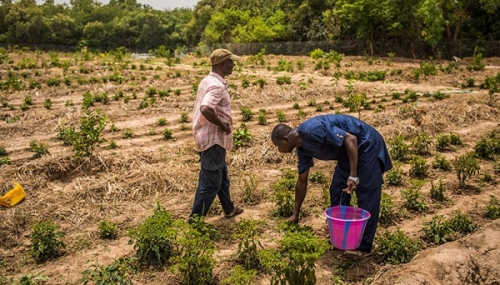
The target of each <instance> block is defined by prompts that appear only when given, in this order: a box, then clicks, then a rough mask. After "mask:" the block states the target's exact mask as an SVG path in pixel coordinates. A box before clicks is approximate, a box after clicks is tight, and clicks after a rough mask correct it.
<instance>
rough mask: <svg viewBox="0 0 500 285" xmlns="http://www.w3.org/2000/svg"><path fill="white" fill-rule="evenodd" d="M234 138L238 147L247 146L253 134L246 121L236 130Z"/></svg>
mask: <svg viewBox="0 0 500 285" xmlns="http://www.w3.org/2000/svg"><path fill="white" fill-rule="evenodd" d="M233 140H234V145H235V147H236V148H239V147H243V146H247V145H248V144H249V143H250V141H251V140H252V135H251V134H250V132H249V131H248V128H247V126H246V125H245V124H244V123H241V125H240V126H239V127H238V128H236V129H235V130H234V133H233Z"/></svg>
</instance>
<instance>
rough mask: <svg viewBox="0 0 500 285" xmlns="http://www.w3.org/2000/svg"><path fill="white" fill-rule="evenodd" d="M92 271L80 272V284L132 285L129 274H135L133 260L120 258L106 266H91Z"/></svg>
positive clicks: (135, 268)
mask: <svg viewBox="0 0 500 285" xmlns="http://www.w3.org/2000/svg"><path fill="white" fill-rule="evenodd" d="M92 268H93V269H87V270H85V271H83V272H82V277H81V278H80V282H82V283H83V285H87V284H96V285H98V284H102V285H104V284H115V285H132V280H131V279H130V276H129V273H135V272H137V267H136V266H135V260H134V259H129V258H120V259H118V260H115V261H114V262H113V263H111V264H110V265H108V266H104V265H100V264H93V265H92Z"/></svg>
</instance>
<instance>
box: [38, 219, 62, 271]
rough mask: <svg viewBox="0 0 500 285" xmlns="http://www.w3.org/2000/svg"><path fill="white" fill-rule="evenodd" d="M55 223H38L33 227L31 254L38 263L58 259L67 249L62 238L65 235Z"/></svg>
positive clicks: (49, 221) (48, 221)
mask: <svg viewBox="0 0 500 285" xmlns="http://www.w3.org/2000/svg"><path fill="white" fill-rule="evenodd" d="M59 229H60V226H59V225H57V224H56V223H55V222H54V221H51V220H47V221H38V222H35V223H34V224H33V225H32V226H31V230H32V233H31V248H30V254H31V256H33V258H35V260H36V261H38V262H42V261H46V260H48V259H50V258H53V257H57V256H59V254H60V250H61V249H63V248H64V247H65V244H64V241H63V240H62V238H63V237H64V236H65V233H64V232H62V231H60V230H59Z"/></svg>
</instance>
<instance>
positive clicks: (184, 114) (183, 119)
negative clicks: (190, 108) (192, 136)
mask: <svg viewBox="0 0 500 285" xmlns="http://www.w3.org/2000/svg"><path fill="white" fill-rule="evenodd" d="M188 122H189V114H188V113H187V112H181V123H188Z"/></svg>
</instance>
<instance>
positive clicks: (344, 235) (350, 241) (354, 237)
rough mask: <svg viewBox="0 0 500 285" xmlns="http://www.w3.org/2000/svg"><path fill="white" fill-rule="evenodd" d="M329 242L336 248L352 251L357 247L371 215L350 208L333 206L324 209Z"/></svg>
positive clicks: (359, 209) (361, 210) (364, 211)
mask: <svg viewBox="0 0 500 285" xmlns="http://www.w3.org/2000/svg"><path fill="white" fill-rule="evenodd" d="M325 216H326V218H327V220H328V229H329V232H330V242H331V243H332V245H333V246H334V247H336V248H339V249H343V250H352V249H356V248H358V247H359V244H360V243H361V239H362V238H363V233H364V231H365V227H366V223H367V222H368V219H370V217H371V215H370V213H369V212H368V211H366V210H363V209H361V208H357V207H351V206H335V207H331V208H328V209H326V211H325Z"/></svg>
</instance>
